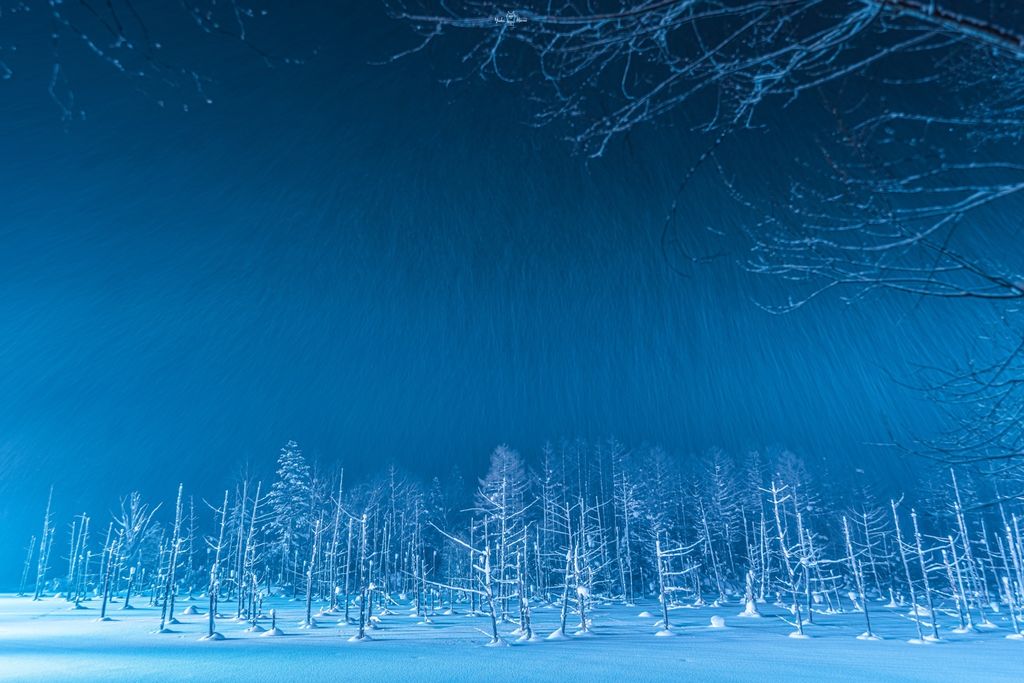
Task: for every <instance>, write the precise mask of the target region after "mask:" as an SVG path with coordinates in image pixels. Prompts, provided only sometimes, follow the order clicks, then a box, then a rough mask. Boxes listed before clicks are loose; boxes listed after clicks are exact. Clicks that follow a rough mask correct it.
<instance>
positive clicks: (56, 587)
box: [19, 439, 1024, 645]
mask: <svg viewBox="0 0 1024 683" xmlns="http://www.w3.org/2000/svg"><path fill="white" fill-rule="evenodd" d="M833 467H835V466H834V465H833ZM817 469H818V470H819V471H817V472H815V468H814V467H810V466H808V465H807V464H806V463H805V462H804V461H802V460H801V459H800V458H799V457H798V456H797V455H795V454H794V453H792V452H791V451H788V450H785V449H773V450H770V451H767V452H765V453H760V452H751V453H748V454H746V455H745V456H744V457H742V458H735V457H731V456H729V455H727V454H725V453H723V452H722V451H718V450H715V451H712V452H710V453H708V454H706V455H705V456H702V457H699V458H690V459H679V458H673V457H670V456H669V455H667V454H666V453H665V452H664V451H663V450H661V449H660V448H646V449H643V450H640V451H637V452H634V451H630V450H628V449H627V448H626V447H625V446H624V445H623V444H621V443H619V442H617V441H616V440H614V439H612V440H608V441H605V442H601V443H596V444H586V443H584V442H581V441H576V442H567V443H563V444H561V445H559V446H557V447H556V446H552V445H550V444H548V445H545V446H544V448H543V449H542V450H541V451H540V453H539V455H538V457H537V458H536V459H535V460H534V461H528V460H527V459H524V458H523V456H521V455H520V454H519V453H518V452H517V451H516V450H513V449H512V448H510V447H509V446H507V445H501V446H498V447H497V448H495V449H494V451H493V452H492V453H491V455H490V462H489V466H488V468H487V470H486V473H485V474H484V475H483V476H482V477H481V478H480V479H479V480H478V483H477V485H476V486H475V487H470V486H469V485H468V484H467V482H466V481H465V480H464V479H463V475H462V474H460V473H459V471H458V470H457V469H456V470H454V471H453V472H452V473H451V474H450V475H449V476H447V477H445V478H439V477H435V478H434V479H432V480H430V481H420V480H417V479H415V478H413V477H411V476H410V475H408V474H406V473H403V472H401V471H400V470H399V469H398V468H397V467H396V466H391V467H389V468H387V469H386V470H385V471H383V472H381V473H380V474H379V475H378V476H376V477H374V478H371V479H369V480H367V481H364V482H357V483H354V484H353V483H350V482H346V480H345V477H344V470H343V469H340V470H338V471H337V472H335V473H329V472H327V471H325V470H324V469H323V468H322V467H320V466H318V465H317V464H316V463H310V462H307V460H306V459H305V457H304V456H303V454H302V451H301V449H300V448H299V446H298V444H296V443H295V442H293V441H290V442H288V443H287V444H286V445H285V446H284V447H283V448H282V449H281V452H280V455H279V457H278V460H277V469H276V474H275V476H274V478H273V480H272V481H269V482H264V481H260V480H253V479H251V478H241V479H240V480H239V481H237V482H236V483H235V484H234V486H233V487H231V488H229V489H227V490H225V491H224V493H223V497H222V498H218V499H216V500H213V501H209V500H205V499H201V498H197V497H196V496H195V495H193V494H190V493H189V492H188V489H187V487H186V486H185V485H184V484H179V485H178V487H177V493H176V495H175V496H174V497H173V499H171V498H169V499H167V500H163V501H150V500H146V499H144V498H143V496H142V495H140V494H139V493H138V492H131V493H128V494H126V495H125V496H123V497H122V498H121V499H120V504H119V508H118V509H117V511H116V513H114V514H113V516H112V517H107V516H104V515H90V514H89V513H88V512H82V513H81V514H79V515H77V516H75V517H74V518H73V519H70V520H55V519H53V516H52V514H51V506H52V497H53V496H54V495H59V492H56V493H55V492H51V494H50V495H51V499H50V500H48V501H47V502H46V507H45V512H44V514H43V521H42V525H41V530H40V533H39V535H38V537H36V536H33V537H32V538H31V539H30V541H29V543H28V546H27V551H26V555H25V562H24V567H23V571H22V580H21V589H20V591H19V595H22V596H31V598H32V600H40V599H43V598H50V597H59V598H60V599H62V600H64V601H65V602H67V603H68V604H69V605H70V606H71V607H72V608H75V609H78V608H83V607H86V606H88V607H89V608H91V610H92V611H91V612H90V614H92V613H95V614H98V619H99V621H108V620H110V619H111V618H112V616H111V615H113V614H115V613H116V611H119V610H130V609H133V608H135V607H137V606H139V605H140V604H145V605H148V606H151V607H155V608H158V609H159V623H154V624H153V628H154V631H155V632H157V633H161V632H171V631H170V630H169V626H170V625H173V624H175V623H178V621H177V616H178V615H179V613H180V610H181V604H182V601H183V600H187V603H186V604H187V607H186V608H184V612H183V613H184V614H189V615H193V614H200V613H201V612H200V611H199V610H197V608H196V606H195V604H193V601H195V600H199V604H201V605H205V609H206V618H205V620H204V621H205V623H206V632H205V635H204V636H203V637H204V638H206V639H211V640H217V639H221V638H222V637H223V636H222V635H221V634H220V633H219V632H218V630H217V628H218V623H220V622H221V621H223V620H234V621H236V622H243V623H245V624H247V625H248V630H249V631H252V632H259V633H264V634H275V633H279V632H281V629H280V628H279V627H278V624H277V620H276V615H275V613H274V610H273V609H269V608H268V607H267V606H266V605H265V601H266V600H267V599H268V598H274V597H277V598H287V599H289V600H292V601H299V602H301V604H302V605H303V617H302V619H301V621H300V622H299V624H298V627H299V628H307V629H308V628H312V627H314V626H316V625H317V623H318V620H319V621H322V622H325V620H326V619H328V618H330V619H337V623H338V624H340V625H345V626H348V625H351V626H352V634H351V636H350V640H352V641H361V640H364V639H370V638H372V637H373V633H374V631H375V630H377V629H378V628H380V625H381V623H382V621H384V620H385V619H386V618H387V617H388V616H390V615H393V614H394V613H395V612H394V611H393V610H398V609H400V608H401V606H402V605H403V604H405V603H408V604H410V605H411V606H412V607H411V609H412V611H413V613H414V616H416V617H418V618H420V619H421V620H422V622H423V623H424V624H429V623H431V618H432V617H434V616H436V615H438V614H446V615H451V614H455V613H463V612H464V613H466V614H468V615H477V616H480V617H481V618H482V619H483V623H486V628H485V629H482V630H481V632H482V633H483V634H484V635H486V637H487V641H486V643H487V644H488V645H505V644H507V642H508V639H509V638H514V639H518V640H522V641H530V640H535V639H540V638H546V639H564V638H570V637H577V636H585V635H588V634H590V633H591V632H592V631H593V630H594V629H595V628H596V629H598V630H599V627H600V617H599V616H597V613H598V611H597V610H596V609H595V606H598V605H609V604H620V605H624V606H635V605H637V604H640V603H642V602H647V601H654V602H655V603H656V604H657V606H658V607H657V609H658V614H657V615H654V616H656V617H657V620H656V621H655V622H654V623H653V627H652V630H651V634H652V635H655V636H671V635H675V632H674V630H673V629H674V624H673V610H675V609H676V608H679V607H682V606H686V605H689V606H698V607H699V606H704V605H711V606H713V607H723V608H725V606H727V605H734V610H736V609H738V610H739V612H738V613H737V614H738V616H739V617H743V618H758V617H761V610H762V609H763V608H762V607H761V606H763V605H766V604H772V605H774V606H776V607H779V608H783V609H784V612H785V616H783V617H780V618H782V619H783V620H784V621H786V622H787V623H788V624H789V626H790V627H791V629H792V631H791V633H790V634H789V635H790V636H791V637H794V638H804V637H807V636H808V633H807V627H808V626H809V625H813V624H814V623H815V622H816V620H821V619H827V618H828V615H834V614H842V613H848V612H855V613H858V614H860V615H861V616H860V625H861V628H860V629H859V631H858V632H857V633H851V634H850V636H851V637H854V636H856V637H857V638H860V639H876V638H880V637H884V636H885V635H891V634H884V633H878V632H876V628H875V627H874V626H873V624H872V618H873V615H874V614H875V613H876V612H878V611H885V610H890V611H891V610H900V611H906V612H907V613H908V614H909V615H910V617H909V621H911V622H912V623H913V627H914V633H913V638H912V639H911V641H910V642H913V643H919V644H924V643H927V642H937V641H939V640H941V639H942V638H943V633H941V632H940V626H939V621H940V616H942V617H943V618H944V619H945V620H946V622H947V623H945V624H943V626H942V629H943V630H944V631H949V632H952V633H969V632H975V631H978V630H985V629H995V628H996V624H995V623H994V621H996V620H998V621H1000V622H1006V623H1005V624H1004V625H1003V627H1004V628H1005V629H1006V630H1007V632H1008V633H1007V637H1009V638H1017V639H1019V638H1022V637H1024V636H1022V635H1021V626H1020V620H1021V618H1022V615H1021V613H1020V609H1021V605H1022V599H1024V594H1022V589H1024V554H1022V550H1024V545H1022V539H1021V532H1020V526H1021V525H1020V521H1019V517H1018V514H1019V512H1020V510H1019V506H1018V504H1017V503H1016V502H1015V501H1014V502H1012V503H1011V502H1010V501H1009V500H1007V499H1003V498H1001V497H1000V492H999V491H998V490H991V491H989V490H986V489H984V488H981V489H979V488H978V487H977V485H976V482H975V479H974V478H972V477H971V476H969V474H968V473H961V474H960V475H958V474H957V472H956V471H955V470H953V469H950V470H949V471H948V472H946V473H945V475H946V476H945V477H939V476H930V477H928V478H927V479H926V480H925V481H923V482H922V483H921V485H919V486H917V487H915V491H916V494H915V498H914V499H913V500H906V499H905V498H904V497H902V496H900V497H898V498H884V497H883V496H881V495H879V494H878V493H876V492H873V491H872V490H871V489H870V487H868V486H862V487H850V486H837V485H834V484H831V483H830V481H831V479H830V477H829V475H828V473H827V472H826V471H824V468H823V467H821V466H820V465H819V467H818V468H817ZM865 481H867V479H865ZM471 489H472V492H471V493H470V491H471ZM993 501H995V502H993ZM541 605H544V606H547V607H554V608H556V609H557V611H558V625H557V628H556V629H554V630H553V631H551V632H546V633H539V632H537V631H536V630H535V628H534V625H533V612H534V610H536V609H537V608H538V606H541ZM154 619H155V617H154ZM1007 620H1008V621H1007ZM505 625H512V626H513V627H514V628H512V629H511V630H509V629H508V628H505ZM268 627H269V630H267V628H268Z"/></svg>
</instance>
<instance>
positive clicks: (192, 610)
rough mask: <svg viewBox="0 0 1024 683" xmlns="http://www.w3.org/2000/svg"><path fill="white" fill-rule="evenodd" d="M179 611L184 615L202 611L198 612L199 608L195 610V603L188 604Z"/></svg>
mask: <svg viewBox="0 0 1024 683" xmlns="http://www.w3.org/2000/svg"><path fill="white" fill-rule="evenodd" d="M181 613H182V614H186V615H190V614H202V612H200V611H199V610H197V609H196V606H195V605H189V606H188V607H186V608H185V609H183V610H181Z"/></svg>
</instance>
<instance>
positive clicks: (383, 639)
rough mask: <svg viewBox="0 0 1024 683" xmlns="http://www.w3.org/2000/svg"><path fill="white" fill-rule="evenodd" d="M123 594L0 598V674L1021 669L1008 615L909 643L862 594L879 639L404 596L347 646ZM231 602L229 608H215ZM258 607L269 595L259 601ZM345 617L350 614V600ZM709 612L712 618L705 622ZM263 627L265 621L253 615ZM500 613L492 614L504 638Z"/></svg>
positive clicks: (289, 626)
mask: <svg viewBox="0 0 1024 683" xmlns="http://www.w3.org/2000/svg"><path fill="white" fill-rule="evenodd" d="M146 602H147V601H146V600H145V599H139V605H138V608H137V609H135V610H133V611H130V612H125V611H121V610H120V609H119V608H120V605H119V604H116V603H115V604H114V605H113V606H112V609H111V610H110V615H111V616H112V617H113V619H114V620H113V621H110V622H105V623H101V622H97V621H96V620H95V619H96V617H97V616H98V612H99V610H98V607H99V605H98V601H93V602H91V603H89V608H88V609H83V610H70V609H69V608H68V604H67V603H66V602H65V601H64V600H62V599H59V598H47V599H44V600H42V601H40V602H32V601H31V600H29V599H28V598H14V597H11V596H9V595H7V596H2V597H0V679H2V680H18V681H56V680H62V681H64V680H71V681H108V680H116V681H171V680H183V681H250V682H259V681H282V682H284V681H310V682H312V681H338V680H360V681H559V682H568V681H571V682H573V683H582V682H587V683H589V682H593V681H619V682H623V683H624V682H625V681H748V680H752V681H761V682H764V683H767V682H769V681H826V680H827V681H1021V680H1024V642H1021V641H1016V640H1008V639H1007V638H1006V637H1005V636H1006V635H1007V634H1010V633H1012V629H1011V626H1010V624H1009V621H1008V618H1007V617H1006V616H1005V615H996V619H995V621H996V623H997V624H998V626H999V628H998V629H996V630H990V631H987V632H982V633H972V634H956V633H952V632H951V629H953V628H954V627H955V626H956V619H955V617H953V616H947V615H945V614H942V615H940V618H939V624H940V627H941V629H940V633H941V634H942V638H943V640H944V642H941V643H934V644H927V645H913V644H910V643H908V642H907V641H908V640H909V639H911V638H913V637H914V635H915V629H914V625H913V623H912V621H910V619H909V618H908V617H907V610H906V609H905V608H902V609H898V610H897V609H887V608H885V607H883V606H882V605H878V606H875V607H874V608H873V609H874V613H873V614H874V621H873V623H874V626H875V630H876V631H877V632H878V633H879V634H881V635H882V636H884V637H885V640H882V641H876V642H868V641H862V640H857V639H856V637H855V636H856V635H857V634H859V633H860V632H861V631H862V630H863V628H862V626H863V616H862V615H861V614H859V613H856V612H849V613H845V614H838V615H829V614H816V615H815V621H816V623H815V624H814V625H811V626H808V627H807V632H808V633H809V634H810V635H811V636H812V637H811V638H810V639H807V640H796V639H792V638H789V637H787V634H788V633H789V632H790V631H791V630H792V629H791V628H790V627H789V626H788V625H787V624H785V623H783V622H782V621H781V620H780V619H779V618H777V616H778V615H779V614H781V611H780V610H779V609H778V608H775V607H773V606H770V605H762V606H761V609H762V611H763V612H764V614H765V617H764V618H761V619H745V618H739V617H738V616H737V615H738V614H739V612H740V611H741V609H742V608H741V606H740V605H739V604H737V603H730V604H728V605H725V606H719V607H702V608H692V609H691V608H679V609H674V610H672V612H671V613H670V614H671V617H670V618H671V621H672V622H673V630H674V631H675V632H676V635H675V636H674V637H667V638H665V637H656V636H655V635H654V634H655V633H656V631H657V630H658V629H657V628H656V627H655V622H656V621H657V619H656V618H655V617H648V616H641V614H644V613H650V614H655V615H657V614H658V610H657V605H655V604H641V605H637V606H635V607H627V606H621V605H615V606H603V607H601V608H600V609H598V610H597V613H596V615H595V618H594V622H593V626H594V634H593V635H592V636H588V637H581V638H571V639H568V640H559V641H548V640H537V641H535V642H530V643H519V642H517V641H516V640H515V636H512V635H509V636H508V640H509V642H510V647H504V648H490V647H484V643H486V642H487V638H486V637H485V636H484V635H483V634H482V633H481V632H480V631H479V630H478V629H486V628H487V619H486V618H483V617H467V616H465V615H462V614H456V615H442V614H438V615H436V616H433V617H431V620H432V622H433V623H431V624H423V623H421V620H420V619H419V618H417V617H415V616H411V615H410V614H409V612H408V611H407V609H408V608H407V607H406V606H405V605H402V606H401V610H396V613H395V614H394V615H390V616H384V617H383V618H382V621H381V625H380V628H379V629H377V630H375V631H373V632H372V637H373V640H372V641H371V642H363V643H350V642H348V639H347V638H348V636H350V635H351V634H352V633H354V630H355V628H354V627H344V628H343V627H340V626H338V625H337V622H338V617H337V616H333V617H332V616H321V617H319V627H318V628H315V629H312V630H302V629H300V628H298V623H299V621H300V619H301V616H302V613H303V604H302V602H301V601H299V602H292V601H286V600H283V599H277V600H275V601H273V605H272V606H273V607H275V608H276V609H277V610H278V614H279V617H278V625H279V627H280V628H281V629H282V630H283V631H284V635H283V636H282V637H278V638H265V637H260V636H259V635H257V634H253V633H249V632H246V630H245V629H246V627H247V625H246V624H240V623H237V622H234V621H232V620H229V619H221V620H218V625H217V630H218V631H219V632H220V633H222V634H223V635H224V636H225V640H223V641H220V642H202V641H200V640H199V638H200V636H202V635H203V634H204V633H205V630H206V617H205V616H203V615H202V614H189V615H185V614H181V612H182V610H184V609H187V608H188V606H189V605H194V609H197V610H201V611H202V612H205V607H204V603H203V601H201V600H197V601H196V602H195V603H189V602H188V601H181V602H179V603H178V604H179V607H180V608H181V609H178V610H177V611H178V612H179V615H178V619H179V621H180V622H181V623H180V624H177V625H175V626H173V630H174V633H168V634H155V633H153V630H154V629H155V628H156V626H157V624H158V622H159V609H158V608H155V607H150V606H148V605H146ZM221 609H222V611H224V612H225V613H227V614H233V605H231V604H230V603H224V604H222V608H221ZM265 609H268V610H269V606H267V605H265ZM353 613H354V612H353ZM716 615H718V616H722V617H724V619H725V628H711V627H710V623H711V618H712V617H713V616H716ZM557 620H558V611H557V610H556V609H554V608H548V607H544V606H541V607H538V608H536V609H535V610H534V624H535V626H536V630H537V632H538V634H540V635H547V634H548V633H550V632H551V631H553V630H554V629H555V628H556V625H557ZM264 625H266V626H269V623H268V622H266V623H264ZM514 628H515V625H514V624H508V625H504V626H503V629H502V630H503V633H506V634H511V632H512V631H513V630H514Z"/></svg>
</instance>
